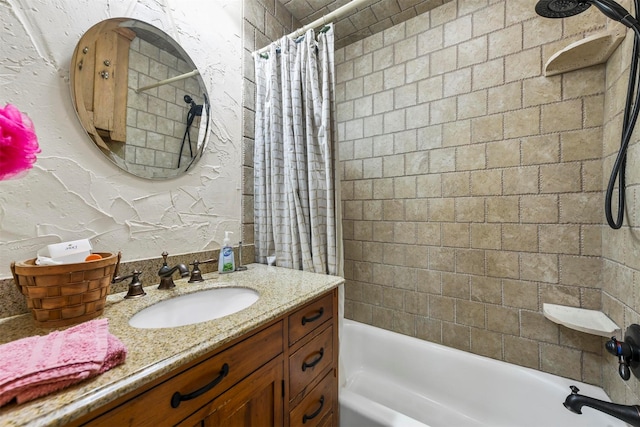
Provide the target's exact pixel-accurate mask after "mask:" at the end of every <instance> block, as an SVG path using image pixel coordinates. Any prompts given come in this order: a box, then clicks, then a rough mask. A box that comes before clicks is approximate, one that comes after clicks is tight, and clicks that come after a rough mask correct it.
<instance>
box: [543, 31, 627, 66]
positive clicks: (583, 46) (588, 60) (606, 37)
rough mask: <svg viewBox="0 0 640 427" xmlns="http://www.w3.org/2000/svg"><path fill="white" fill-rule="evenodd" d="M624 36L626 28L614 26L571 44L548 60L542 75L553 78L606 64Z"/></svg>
mask: <svg viewBox="0 0 640 427" xmlns="http://www.w3.org/2000/svg"><path fill="white" fill-rule="evenodd" d="M626 34H627V32H626V27H622V26H615V27H614V28H612V29H610V30H607V31H604V32H600V33H597V34H593V35H591V36H589V37H585V38H584V39H582V40H579V41H577V42H575V43H571V44H570V45H568V46H567V47H565V48H564V49H562V50H560V51H558V52H556V53H555V54H553V55H552V56H551V57H550V58H549V60H548V61H547V63H546V64H545V66H544V75H545V76H547V77H549V76H554V75H556V74H561V73H566V72H568V71H574V70H578V69H581V68H586V67H590V66H592V65H596V64H602V63H603V62H606V61H607V59H609V56H611V54H612V53H613V51H614V50H615V49H616V48H617V47H618V45H619V44H620V43H621V42H622V40H623V39H624V37H625V35H626Z"/></svg>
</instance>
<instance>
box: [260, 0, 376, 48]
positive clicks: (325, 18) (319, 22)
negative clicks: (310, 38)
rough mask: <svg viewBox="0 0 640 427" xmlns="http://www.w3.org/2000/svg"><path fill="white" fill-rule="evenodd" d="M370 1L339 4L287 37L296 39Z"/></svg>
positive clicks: (362, 0)
mask: <svg viewBox="0 0 640 427" xmlns="http://www.w3.org/2000/svg"><path fill="white" fill-rule="evenodd" d="M370 1H371V0H351V1H350V2H349V3H347V4H344V5H342V6H340V7H339V8H337V9H336V10H334V11H333V12H330V13H327V14H326V15H324V16H323V17H322V18H318V19H316V20H315V21H313V22H312V23H310V24H307V25H305V26H304V27H302V28H298V29H297V30H295V31H294V32H293V33H291V34H288V35H287V37H289V38H293V39H297V38H298V37H300V36H301V35H303V34H304V33H306V32H307V30H310V29H312V28H316V27H319V26H320V25H325V24H327V23H328V22H331V21H333V20H334V19H336V18H338V17H340V16H342V15H344V14H345V13H347V12H349V11H351V10H352V9H354V8H356V7H358V6H360V5H361V4H363V3H368V2H370ZM269 46H270V45H267V46H265V47H263V48H262V49H259V50H257V51H255V52H254V54H256V55H260V54H262V53H264V52H267V51H268V50H269Z"/></svg>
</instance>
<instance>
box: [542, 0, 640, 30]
mask: <svg viewBox="0 0 640 427" xmlns="http://www.w3.org/2000/svg"><path fill="white" fill-rule="evenodd" d="M591 5H593V6H595V7H597V8H598V9H599V10H600V12H602V13H604V14H605V15H606V16H607V17H609V18H611V19H613V20H614V21H619V22H622V23H623V24H624V25H626V26H627V27H629V28H632V29H634V30H636V31H639V30H640V25H638V21H637V20H636V19H635V18H634V17H633V16H631V14H630V13H629V12H628V11H627V10H626V9H625V8H624V7H622V6H620V5H619V4H618V3H616V2H615V0H582V1H580V0H540V1H538V3H537V4H536V13H537V14H538V15H540V16H543V17H545V18H567V17H569V16H573V15H577V14H579V13H582V12H584V11H585V10H587V9H588V8H589V6H591Z"/></svg>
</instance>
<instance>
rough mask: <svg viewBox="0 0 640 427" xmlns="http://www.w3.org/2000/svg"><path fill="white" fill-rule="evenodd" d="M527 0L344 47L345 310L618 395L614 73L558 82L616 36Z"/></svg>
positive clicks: (428, 19) (470, 4)
mask: <svg viewBox="0 0 640 427" xmlns="http://www.w3.org/2000/svg"><path fill="white" fill-rule="evenodd" d="M605 26H606V20H605V18H604V16H603V15H602V14H600V13H599V12H598V11H597V10H595V8H592V10H589V11H588V12H586V13H584V14H582V15H579V16H577V17H574V18H571V19H566V20H551V19H543V18H540V17H538V16H537V15H536V14H535V12H534V3H532V2H528V1H527V2H526V1H491V2H487V1H452V2H450V3H447V4H444V5H442V6H440V7H438V8H436V9H434V10H433V11H431V12H428V13H425V14H422V15H420V16H418V17H416V18H413V19H411V20H409V21H407V22H405V23H403V24H400V25H396V26H394V27H392V28H391V29H388V30H385V31H384V32H382V33H378V34H375V35H373V36H371V37H369V38H367V39H364V40H363V41H360V42H357V43H354V44H352V45H349V46H347V47H345V48H343V49H340V50H339V51H337V52H336V63H337V64H336V67H337V82H338V84H337V95H336V97H337V103H338V104H337V110H338V131H339V133H340V142H339V144H340V159H341V164H342V171H341V172H342V188H341V191H342V203H343V214H344V221H343V224H344V234H345V236H344V243H345V258H346V259H345V268H346V279H347V284H346V316H347V317H349V318H353V319H356V320H359V321H363V322H366V323H370V324H373V325H376V326H380V327H383V328H387V329H391V330H395V331H398V332H401V333H403V334H407V335H411V336H416V337H419V338H423V339H426V340H430V341H435V342H438V343H443V344H445V345H448V346H452V347H456V348H460V349H463V350H468V351H471V352H473V353H477V354H481V355H485V356H489V357H492V358H496V359H500V360H505V361H508V362H512V363H516V364H519V365H523V366H528V367H532V368H536V369H540V370H542V371H545V372H550V373H553V374H558V375H561V376H564V377H569V378H574V379H578V380H582V381H585V382H588V383H593V384H602V382H603V380H602V372H603V371H602V368H601V365H602V357H601V356H602V354H603V346H602V343H603V341H602V339H601V338H599V337H596V336H592V335H588V334H584V333H580V332H576V331H573V330H570V329H567V328H565V327H560V326H558V325H556V324H555V323H552V322H550V321H548V320H547V319H545V317H544V316H543V314H542V304H543V303H545V302H546V303H556V304H565V305H570V306H576V307H583V308H590V309H600V308H601V306H602V296H601V286H602V283H603V280H602V258H601V255H602V243H601V242H602V240H601V237H602V228H603V227H602V223H603V214H602V204H603V192H602V181H603V176H602V175H603V164H602V160H601V157H602V139H603V114H604V98H605V97H604V88H605V86H604V82H605V66H603V65H599V66H593V67H590V68H586V69H582V70H578V71H574V72H571V73H566V74H564V75H558V76H553V77H544V76H543V75H542V67H543V65H544V63H545V62H546V60H547V59H548V58H549V57H550V56H551V55H552V54H553V53H554V52H556V51H557V50H559V49H561V48H563V47H565V46H566V45H567V44H569V43H570V42H573V41H575V40H579V39H582V38H583V37H584V36H585V34H589V33H590V32H593V31H595V30H603V29H604V28H605Z"/></svg>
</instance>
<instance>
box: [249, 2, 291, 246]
mask: <svg viewBox="0 0 640 427" xmlns="http://www.w3.org/2000/svg"><path fill="white" fill-rule="evenodd" d="M299 27H300V25H299V23H298V22H297V21H296V20H295V18H293V16H292V15H291V13H290V12H289V11H288V10H287V9H286V8H285V7H284V6H282V4H281V3H280V2H279V1H278V0H244V22H243V30H244V38H243V42H244V71H243V74H244V94H243V107H244V108H243V117H242V120H243V129H244V130H243V132H244V133H243V135H244V141H243V144H242V149H243V163H242V168H243V169H242V179H243V191H242V194H243V197H242V213H243V218H242V235H243V239H244V240H245V242H246V243H251V244H252V243H253V241H254V226H253V224H254V222H253V148H254V145H253V142H254V126H255V103H256V101H255V94H256V84H255V70H254V62H253V57H252V56H251V53H252V52H253V51H255V50H258V49H261V48H263V47H264V46H267V45H268V44H269V43H271V42H272V41H275V40H278V39H279V38H281V37H283V36H285V35H287V34H290V33H291V32H293V31H294V30H295V29H297V28H299Z"/></svg>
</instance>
